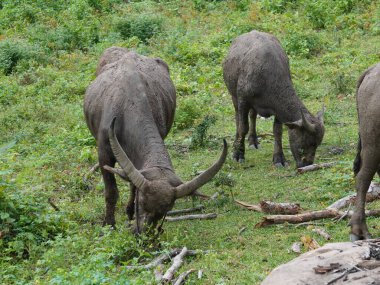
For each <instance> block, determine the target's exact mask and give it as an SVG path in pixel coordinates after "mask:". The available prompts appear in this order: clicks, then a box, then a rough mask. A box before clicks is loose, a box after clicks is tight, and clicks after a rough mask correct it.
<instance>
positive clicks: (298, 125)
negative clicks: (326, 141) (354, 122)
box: [285, 108, 325, 167]
mask: <svg viewBox="0 0 380 285" xmlns="http://www.w3.org/2000/svg"><path fill="white" fill-rule="evenodd" d="M323 114H324V108H322V111H320V112H318V114H317V116H316V117H312V116H310V117H309V118H306V116H305V114H304V112H303V111H302V109H301V119H300V120H298V121H295V122H291V123H286V124H285V125H287V126H288V127H289V131H288V133H289V144H290V149H291V151H292V154H293V157H294V159H295V161H296V164H297V167H304V166H307V165H310V164H313V162H314V157H315V152H316V150H317V147H318V146H319V145H320V144H321V142H322V139H323V135H324V133H325V128H324V125H323Z"/></svg>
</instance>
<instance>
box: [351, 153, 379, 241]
mask: <svg viewBox="0 0 380 285" xmlns="http://www.w3.org/2000/svg"><path fill="white" fill-rule="evenodd" d="M376 152H377V150H376V149H373V150H371V151H368V150H367V151H362V153H361V155H362V164H361V167H360V170H359V172H358V174H357V176H356V193H357V194H356V195H357V196H356V202H355V211H354V214H353V215H352V218H351V221H350V225H351V234H350V238H351V240H352V241H355V240H359V239H368V238H370V237H371V235H370V233H369V231H368V227H367V223H366V218H365V201H366V195H367V191H368V188H369V186H370V184H371V181H372V179H373V177H374V175H375V173H376V172H377V171H378V167H379V163H380V155H379V154H378V153H376Z"/></svg>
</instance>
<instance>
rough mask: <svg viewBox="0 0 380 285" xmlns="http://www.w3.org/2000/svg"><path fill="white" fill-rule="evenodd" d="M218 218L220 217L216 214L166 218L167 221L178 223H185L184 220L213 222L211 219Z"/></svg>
mask: <svg viewBox="0 0 380 285" xmlns="http://www.w3.org/2000/svg"><path fill="white" fill-rule="evenodd" d="M217 216H218V215H217V214H215V213H211V214H194V215H186V216H177V217H166V218H165V221H168V222H176V221H184V220H211V219H215V218H216V217H217Z"/></svg>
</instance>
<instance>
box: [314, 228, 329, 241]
mask: <svg viewBox="0 0 380 285" xmlns="http://www.w3.org/2000/svg"><path fill="white" fill-rule="evenodd" d="M312 231H313V232H315V233H317V234H319V235H320V236H322V237H324V238H325V239H326V240H330V239H331V236H330V235H329V234H328V233H327V232H326V231H325V230H324V229H321V228H315V229H312Z"/></svg>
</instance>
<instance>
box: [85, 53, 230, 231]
mask: <svg viewBox="0 0 380 285" xmlns="http://www.w3.org/2000/svg"><path fill="white" fill-rule="evenodd" d="M96 73H97V77H96V79H95V80H94V81H93V82H92V83H91V85H90V86H89V87H88V88H87V91H86V95H85V100H84V113H85V117H86V122H87V125H88V128H89V129H90V131H91V133H92V135H93V136H94V137H95V139H96V143H97V147H98V157H99V165H100V168H101V172H102V175H103V180H104V184H105V201H106V214H105V220H104V223H105V224H107V225H111V226H115V206H116V201H117V199H118V189H117V185H116V180H115V176H114V173H115V172H116V171H115V169H113V167H114V165H115V163H116V162H118V163H119V165H120V166H121V168H122V169H123V171H122V173H119V174H120V175H121V176H122V177H124V178H125V180H128V181H130V198H129V202H128V205H127V215H128V217H129V219H130V220H131V219H133V215H134V214H136V222H135V229H134V230H135V233H137V234H139V233H141V232H144V231H147V230H148V228H154V227H155V226H156V225H157V222H158V221H159V219H161V218H163V217H164V215H165V214H166V213H167V211H169V210H170V209H171V208H172V207H173V205H174V202H175V200H176V199H177V198H181V197H184V196H186V195H190V194H192V193H193V192H194V191H195V190H196V189H198V188H199V187H201V186H202V185H204V184H205V183H207V182H208V181H209V180H210V179H212V177H213V176H214V175H215V174H216V173H217V172H218V171H219V170H220V168H221V167H222V165H223V163H224V161H225V159H226V155H227V144H226V142H225V141H224V148H223V152H222V155H221V156H220V158H219V160H218V161H217V162H216V163H215V164H213V165H212V166H211V167H210V168H209V169H207V170H206V171H204V172H203V173H202V174H200V175H199V176H197V177H196V178H194V179H193V180H191V181H189V182H186V183H183V182H182V181H181V179H180V178H179V177H178V176H177V175H176V174H175V172H174V170H173V165H172V162H171V160H170V157H169V153H168V151H167V149H166V147H165V144H164V141H163V140H164V138H165V137H166V135H167V134H168V132H169V130H170V128H171V126H172V123H173V119H174V112H175V106H176V92H175V88H174V85H173V83H172V81H171V79H170V75H169V68H168V66H167V64H166V63H165V62H164V61H162V60H161V59H159V58H148V57H145V56H142V55H138V54H137V53H135V52H132V51H129V50H127V49H125V48H120V47H111V48H108V49H106V50H105V52H104V53H103V55H102V56H101V59H100V61H99V64H98V68H97V72H96Z"/></svg>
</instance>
